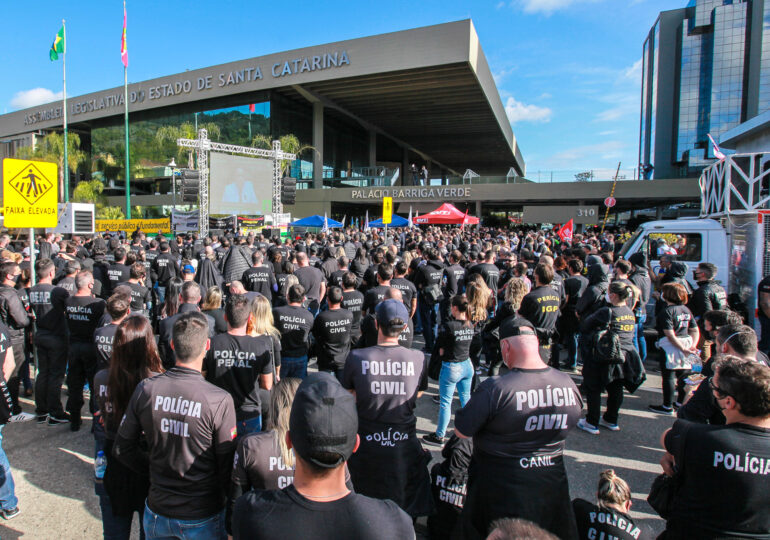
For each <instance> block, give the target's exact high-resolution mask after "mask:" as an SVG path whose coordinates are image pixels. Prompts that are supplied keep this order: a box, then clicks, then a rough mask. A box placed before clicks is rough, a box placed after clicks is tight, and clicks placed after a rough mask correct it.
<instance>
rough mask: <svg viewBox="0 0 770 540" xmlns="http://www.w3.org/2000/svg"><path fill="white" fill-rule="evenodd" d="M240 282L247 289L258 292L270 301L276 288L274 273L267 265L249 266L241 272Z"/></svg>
mask: <svg viewBox="0 0 770 540" xmlns="http://www.w3.org/2000/svg"><path fill="white" fill-rule="evenodd" d="M241 282H242V283H243V286H244V287H245V288H246V290H247V291H254V292H258V293H259V294H261V295H262V296H264V297H265V298H267V299H268V300H270V301H271V302H272V299H273V292H274V291H275V290H276V289H277V282H276V280H275V274H273V271H272V270H271V269H270V268H268V267H267V266H257V267H251V268H249V269H248V270H246V271H245V272H244V273H243V277H241Z"/></svg>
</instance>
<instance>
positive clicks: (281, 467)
mask: <svg viewBox="0 0 770 540" xmlns="http://www.w3.org/2000/svg"><path fill="white" fill-rule="evenodd" d="M301 382H302V381H301V380H300V379H296V378H294V377H287V378H285V379H282V380H281V381H279V382H278V383H277V384H276V385H275V387H273V390H272V392H270V403H269V406H268V411H269V412H268V414H267V418H268V419H269V420H268V424H267V425H266V426H265V431H260V432H256V433H249V434H248V435H246V436H245V437H242V438H240V439H239V440H238V443H237V448H236V449H235V457H234V458H233V476H232V481H231V484H230V494H229V496H228V498H227V527H228V529H227V530H228V532H229V533H230V534H232V513H233V507H234V506H235V501H236V500H237V499H238V497H240V496H241V495H243V494H244V493H248V492H249V491H251V490H252V489H256V490H264V489H283V488H285V487H287V486H290V485H291V484H292V482H294V464H295V462H294V452H293V451H292V450H291V447H290V446H289V445H288V444H287V442H286V434H287V433H288V432H289V414H290V413H291V404H292V402H293V401H294V395H295V394H296V392H297V388H298V387H299V384H300V383H301Z"/></svg>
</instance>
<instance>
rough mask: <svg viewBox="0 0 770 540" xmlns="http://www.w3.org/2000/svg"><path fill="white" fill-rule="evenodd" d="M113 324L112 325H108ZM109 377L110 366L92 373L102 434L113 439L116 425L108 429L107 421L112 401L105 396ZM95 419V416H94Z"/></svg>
mask: <svg viewBox="0 0 770 540" xmlns="http://www.w3.org/2000/svg"><path fill="white" fill-rule="evenodd" d="M110 326H113V325H110ZM109 379H110V368H108V367H103V368H100V369H99V371H97V372H96V375H94V391H95V392H96V410H97V411H99V415H100V416H101V418H102V421H103V425H104V434H105V435H106V437H107V438H108V439H112V440H114V439H115V432H116V428H117V426H114V425H110V426H109V427H110V428H111V429H108V426H107V423H108V418H109V416H108V415H109V413H111V412H112V403H111V402H110V400H109V399H108V397H107V383H108V382H109ZM94 420H96V418H94Z"/></svg>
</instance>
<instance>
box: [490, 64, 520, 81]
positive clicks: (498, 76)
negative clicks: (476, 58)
mask: <svg viewBox="0 0 770 540" xmlns="http://www.w3.org/2000/svg"><path fill="white" fill-rule="evenodd" d="M514 71H516V67H515V66H514V67H511V68H508V69H501V70H500V71H494V72H492V78H493V79H494V80H495V84H497V85H499V84H500V83H501V82H502V80H503V79H505V78H506V77H507V76H508V75H510V74H511V73H513V72H514Z"/></svg>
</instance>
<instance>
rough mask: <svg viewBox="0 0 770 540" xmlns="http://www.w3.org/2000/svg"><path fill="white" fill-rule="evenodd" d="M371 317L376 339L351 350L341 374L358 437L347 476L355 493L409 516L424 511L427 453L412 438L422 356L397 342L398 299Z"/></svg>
mask: <svg viewBox="0 0 770 540" xmlns="http://www.w3.org/2000/svg"><path fill="white" fill-rule="evenodd" d="M376 317H377V318H376V322H377V328H378V340H377V343H378V344H377V345H376V346H374V347H367V348H365V349H354V350H352V351H351V352H350V355H349V356H348V358H347V361H346V362H345V370H344V372H343V376H342V386H344V387H345V388H347V389H348V390H350V391H351V392H354V393H355V395H356V407H357V409H358V420H359V425H358V433H359V436H360V438H361V448H360V450H359V452H358V453H357V454H356V455H355V456H354V457H353V458H352V459H351V460H350V462H349V464H348V466H349V468H350V476H351V479H352V480H353V485H354V486H355V487H356V491H357V492H358V493H362V494H364V495H367V496H371V497H376V498H379V499H391V500H392V501H393V502H395V503H396V504H398V505H399V506H400V507H401V508H402V509H403V510H404V511H405V512H407V513H408V514H409V515H410V516H412V517H413V518H414V517H417V516H422V515H430V513H431V512H432V511H433V499H432V497H431V494H430V477H429V473H428V468H427V464H428V461H430V454H429V453H427V454H426V452H425V451H424V450H423V448H422V446H421V445H420V442H419V440H418V439H417V430H416V424H417V417H416V416H415V412H414V411H415V408H416V405H417V398H418V397H419V396H420V395H422V392H423V391H424V390H425V389H426V388H427V387H428V380H427V373H426V371H427V370H426V368H425V359H424V356H423V354H422V353H421V352H420V351H416V350H413V349H406V348H404V347H401V346H399V344H398V338H399V335H400V333H401V332H402V331H403V329H404V326H405V325H406V323H407V321H408V319H409V313H408V312H407V311H406V307H404V304H403V303H402V302H401V301H400V300H394V299H389V300H384V301H382V302H381V303H380V304H379V305H378V306H377V309H376Z"/></svg>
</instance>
